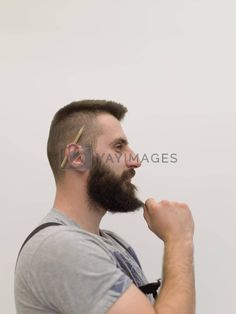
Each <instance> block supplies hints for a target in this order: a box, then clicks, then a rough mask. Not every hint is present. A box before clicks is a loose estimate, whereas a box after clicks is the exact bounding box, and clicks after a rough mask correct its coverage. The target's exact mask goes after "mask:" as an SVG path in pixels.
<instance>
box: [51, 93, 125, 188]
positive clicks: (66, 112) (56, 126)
mask: <svg viewBox="0 0 236 314" xmlns="http://www.w3.org/2000/svg"><path fill="white" fill-rule="evenodd" d="M127 111H128V110H127V108H126V107H124V106H123V105H121V104H120V103H117V102H114V101H106V100H89V99H86V100H81V101H74V102H72V103H70V104H69V105H66V106H64V107H62V108H61V109H59V110H58V111H57V112H56V114H55V115H54V117H53V120H52V122H51V126H50V130H49V136H48V142H47V156H48V160H49V164H50V166H51V169H52V172H53V175H54V178H55V181H56V183H57V182H59V181H60V180H61V179H62V178H63V175H64V171H63V170H62V169H61V167H60V166H61V163H62V160H63V158H64V156H65V155H64V153H65V148H66V146H67V144H70V143H72V142H73V141H74V139H75V137H76V135H77V133H78V131H79V130H80V128H81V127H82V126H84V131H83V133H82V136H81V138H80V140H79V144H80V145H82V146H85V145H91V147H92V148H95V146H96V140H97V137H98V136H99V135H101V134H102V131H101V126H100V125H99V123H98V121H97V116H98V114H100V113H108V114H111V115H112V116H114V117H115V118H116V119H117V120H119V121H121V120H122V119H123V118H124V116H125V114H126V112H127Z"/></svg>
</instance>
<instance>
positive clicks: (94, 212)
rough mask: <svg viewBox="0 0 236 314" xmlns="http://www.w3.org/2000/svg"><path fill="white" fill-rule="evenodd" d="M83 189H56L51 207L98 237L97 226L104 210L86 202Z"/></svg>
mask: <svg viewBox="0 0 236 314" xmlns="http://www.w3.org/2000/svg"><path fill="white" fill-rule="evenodd" d="M84 188H85V187H83V186H80V189H78V187H77V191H76V187H75V186H74V188H73V189H72V188H69V187H65V186H63V187H60V186H58V187H57V190H56V196H55V201H54V204H53V207H54V208H56V209H57V210H59V211H61V212H63V213H64V214H66V215H67V216H68V217H70V218H71V219H73V220H74V221H75V222H76V223H78V224H79V225H80V226H81V228H83V229H84V230H86V231H88V232H91V233H94V234H96V235H100V233H99V225H100V222H101V219H102V217H103V216H104V215H105V213H106V210H104V209H103V208H101V207H99V206H97V205H96V204H93V203H92V202H91V201H89V200H88V197H87V193H86V190H85V189H84Z"/></svg>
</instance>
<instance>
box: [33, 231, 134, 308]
mask: <svg viewBox="0 0 236 314" xmlns="http://www.w3.org/2000/svg"><path fill="white" fill-rule="evenodd" d="M58 235H59V236H58ZM30 275H31V280H32V284H33V285H32V286H33V287H34V291H33V292H34V294H35V295H36V296H37V298H40V299H41V300H40V303H41V302H42V303H43V304H47V306H49V307H51V308H53V309H54V310H55V311H58V312H60V313H66V314H80V313H81V314H82V313H83V314H84V313H86V314H90V313H91V314H94V313H96V314H104V313H106V311H107V310H108V309H109V308H110V307H111V306H112V305H113V304H114V303H115V301H116V300H117V299H118V298H119V297H120V296H121V294H123V293H124V292H125V291H126V290H127V288H128V287H129V286H130V285H131V284H132V283H133V282H132V280H131V279H130V278H129V277H128V276H127V275H125V274H124V273H123V272H122V271H121V270H120V269H119V268H117V267H116V264H115V261H114V260H113V259H112V257H111V256H110V255H109V252H108V251H106V248H105V247H103V246H102V245H101V243H99V241H98V240H97V239H93V238H92V237H91V238H86V239H84V238H83V237H81V236H75V233H74V232H73V233H72V232H71V233H70V232H60V233H57V236H51V237H50V238H48V239H47V240H46V241H44V243H43V244H42V245H41V246H40V249H38V251H37V252H36V253H35V254H34V257H33V260H32V267H31V271H30Z"/></svg>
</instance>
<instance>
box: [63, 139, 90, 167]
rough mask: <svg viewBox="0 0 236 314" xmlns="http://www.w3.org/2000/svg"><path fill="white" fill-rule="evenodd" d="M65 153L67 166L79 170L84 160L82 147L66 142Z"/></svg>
mask: <svg viewBox="0 0 236 314" xmlns="http://www.w3.org/2000/svg"><path fill="white" fill-rule="evenodd" d="M65 154H66V156H67V165H68V167H69V168H72V169H75V170H80V168H83V164H84V161H85V158H84V151H83V147H82V146H81V145H79V144H74V143H71V144H68V145H67V146H66V151H65Z"/></svg>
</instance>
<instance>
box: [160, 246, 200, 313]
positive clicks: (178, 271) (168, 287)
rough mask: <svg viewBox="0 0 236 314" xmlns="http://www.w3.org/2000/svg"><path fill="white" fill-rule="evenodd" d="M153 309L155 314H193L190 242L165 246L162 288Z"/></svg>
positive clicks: (193, 289)
mask: <svg viewBox="0 0 236 314" xmlns="http://www.w3.org/2000/svg"><path fill="white" fill-rule="evenodd" d="M154 308H155V312H156V313H157V314H194V313H195V283H194V269H193V243H192V241H184V242H181V243H180V242H177V243H174V242H172V243H167V244H166V245H165V250H164V260H163V278H162V287H161V290H160V293H159V296H158V299H157V301H156V302H155V304H154Z"/></svg>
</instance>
